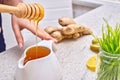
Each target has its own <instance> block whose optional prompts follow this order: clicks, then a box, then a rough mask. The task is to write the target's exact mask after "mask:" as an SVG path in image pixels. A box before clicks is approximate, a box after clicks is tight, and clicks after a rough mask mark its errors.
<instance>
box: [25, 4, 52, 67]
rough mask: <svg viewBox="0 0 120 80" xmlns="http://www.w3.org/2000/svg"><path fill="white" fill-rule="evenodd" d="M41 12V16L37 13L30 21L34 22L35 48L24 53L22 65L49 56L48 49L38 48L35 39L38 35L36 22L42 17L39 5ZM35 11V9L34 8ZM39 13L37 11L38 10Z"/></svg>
mask: <svg viewBox="0 0 120 80" xmlns="http://www.w3.org/2000/svg"><path fill="white" fill-rule="evenodd" d="M36 5H37V4H36ZM38 6H39V8H40V11H41V15H40V14H39V13H38V14H36V17H34V19H32V20H33V21H34V25H35V35H36V36H35V38H36V39H35V45H36V46H35V47H32V48H30V49H29V50H28V51H27V52H26V57H25V59H24V65H25V64H26V63H27V62H28V61H30V60H34V59H38V58H41V57H45V56H47V55H49V54H50V49H49V48H46V47H43V46H38V45H37V43H38V39H37V35H38V22H39V21H40V20H41V19H42V18H43V17H44V8H43V7H42V6H41V5H38ZM36 10H37V8H36ZM38 11H39V10H38Z"/></svg>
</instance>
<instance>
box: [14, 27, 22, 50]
mask: <svg viewBox="0 0 120 80" xmlns="http://www.w3.org/2000/svg"><path fill="white" fill-rule="evenodd" d="M13 31H14V34H15V37H16V40H17V43H18V46H19V48H22V47H23V46H24V40H23V36H22V34H21V31H20V28H19V26H18V25H14V26H13Z"/></svg>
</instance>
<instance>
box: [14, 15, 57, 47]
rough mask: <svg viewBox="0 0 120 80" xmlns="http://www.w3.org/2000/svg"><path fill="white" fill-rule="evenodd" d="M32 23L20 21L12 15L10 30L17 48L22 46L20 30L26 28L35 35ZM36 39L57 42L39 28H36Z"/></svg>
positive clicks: (25, 20)
mask: <svg viewBox="0 0 120 80" xmlns="http://www.w3.org/2000/svg"><path fill="white" fill-rule="evenodd" d="M34 27H35V26H34V23H33V22H31V21H29V20H27V19H21V18H17V17H16V16H15V15H12V28H13V31H14V34H15V37H16V40H17V42H18V46H19V47H20V48H21V47H23V46H24V39H23V36H22V34H21V30H22V29H24V28H26V29H27V30H29V31H31V32H32V33H33V34H35V31H36V30H35V28H34ZM37 36H38V37H40V38H42V39H45V40H53V41H54V42H55V43H56V42H57V40H56V39H54V38H52V37H51V36H50V35H49V34H48V33H46V32H45V31H44V30H43V29H42V28H41V27H38V34H37Z"/></svg>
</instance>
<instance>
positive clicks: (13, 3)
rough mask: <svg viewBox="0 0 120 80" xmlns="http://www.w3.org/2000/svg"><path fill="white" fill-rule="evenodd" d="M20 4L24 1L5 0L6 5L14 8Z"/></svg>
mask: <svg viewBox="0 0 120 80" xmlns="http://www.w3.org/2000/svg"><path fill="white" fill-rule="evenodd" d="M20 2H22V0H3V3H4V4H7V5H12V6H16V5H17V4H18V3H20Z"/></svg>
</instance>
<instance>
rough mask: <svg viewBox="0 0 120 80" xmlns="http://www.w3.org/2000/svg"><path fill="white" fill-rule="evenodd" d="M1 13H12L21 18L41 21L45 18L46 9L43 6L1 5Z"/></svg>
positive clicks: (23, 4) (35, 4)
mask: <svg viewBox="0 0 120 80" xmlns="http://www.w3.org/2000/svg"><path fill="white" fill-rule="evenodd" d="M0 12H6V13H12V14H14V15H16V16H17V17H19V18H27V19H29V20H37V21H40V20H41V19H42V18H43V17H44V8H43V7H42V5H40V4H37V3H34V4H25V3H19V4H18V5H17V6H8V5H3V4H0Z"/></svg>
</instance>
